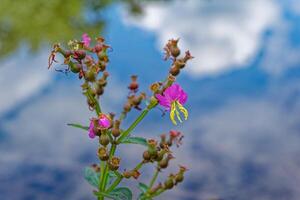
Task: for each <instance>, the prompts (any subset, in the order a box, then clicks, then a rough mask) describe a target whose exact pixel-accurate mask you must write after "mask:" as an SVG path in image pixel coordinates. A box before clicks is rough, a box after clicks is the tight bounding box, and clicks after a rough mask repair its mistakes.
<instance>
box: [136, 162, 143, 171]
mask: <svg viewBox="0 0 300 200" xmlns="http://www.w3.org/2000/svg"><path fill="white" fill-rule="evenodd" d="M143 164H145V162H144V161H142V162H140V163H139V164H137V166H136V167H135V168H134V169H135V170H139V169H141V167H142V166H143Z"/></svg>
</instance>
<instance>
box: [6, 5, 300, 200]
mask: <svg viewBox="0 0 300 200" xmlns="http://www.w3.org/2000/svg"><path fill="white" fill-rule="evenodd" d="M186 2H187V3H186V4H182V3H180V1H171V2H167V3H162V2H150V3H146V4H145V5H144V7H143V8H144V11H145V15H143V16H138V17H137V16H132V15H129V14H128V13H127V9H125V7H126V6H125V5H124V4H115V5H113V6H110V7H108V8H107V9H106V10H105V11H104V12H105V13H106V15H105V16H106V17H105V20H106V23H105V24H106V25H105V28H104V32H103V34H104V36H105V37H106V38H107V40H108V43H109V44H111V45H112V47H113V51H112V52H111V53H110V58H111V62H110V65H109V71H110V73H111V77H110V79H111V82H110V84H109V85H108V87H109V90H110V91H113V92H110V93H106V96H105V98H104V100H103V107H104V108H105V109H106V111H112V110H118V109H120V108H121V106H122V104H123V101H124V98H123V96H125V95H126V92H127V90H126V87H125V86H124V85H127V83H128V82H129V80H130V78H129V77H130V74H132V73H134V74H138V75H139V77H140V79H141V80H142V79H143V82H142V85H141V86H142V87H143V88H146V87H147V85H148V84H149V83H151V82H152V81H154V80H157V79H161V78H162V77H164V76H165V73H164V72H165V71H166V70H167V69H168V63H166V62H164V61H163V60H162V59H161V58H162V54H161V52H162V50H161V49H162V46H163V43H165V41H166V40H167V39H169V38H170V37H180V38H181V42H182V46H183V48H188V49H190V50H191V52H192V53H193V54H194V55H195V57H196V58H195V59H194V61H193V63H192V65H191V67H190V68H187V69H186V72H185V73H184V74H183V75H182V76H181V77H180V82H182V87H183V88H184V89H185V90H186V91H187V92H188V93H189V94H190V97H189V100H188V102H187V107H188V108H189V109H190V115H191V116H190V119H189V121H188V122H186V123H185V124H184V125H183V126H179V127H178V128H179V129H180V130H182V131H183V132H184V133H185V135H186V137H185V138H184V145H183V146H182V148H181V149H180V150H178V152H176V153H177V156H176V157H177V160H179V161H180V163H188V166H189V169H190V170H189V172H188V174H187V178H186V182H185V184H184V185H181V186H179V187H177V188H176V190H174V192H173V193H172V192H169V193H166V194H165V195H163V196H162V197H161V199H164V200H168V199H189V200H208V199H210V198H220V199H225V200H234V199H238V200H240V199H242V200H248V199H249V200H252V199H256V200H267V199H272V200H282V199H289V200H297V199H299V198H298V197H299V196H300V190H299V187H298V186H299V184H300V171H299V166H300V159H299V156H298V155H299V154H300V145H299V139H300V134H299V129H300V126H299V122H300V117H299V113H300V103H299V102H300V101H298V100H300V70H299V69H300V68H299V67H298V66H299V65H300V59H299V58H300V57H299V55H300V39H299V38H300V37H299V35H300V29H299V27H300V26H299V25H300V7H299V2H298V1H297V0H294V1H292V0H291V1H279V0H278V1H276V0H263V1H259V0H257V1H255V0H254V1H238V0H230V1H226V3H222V2H220V1H216V0H211V1H196V0H194V1H192V0H189V1H186ZM179 9H180V12H178V10H179ZM99 32H100V30H99ZM48 51H49V48H48V45H47V46H44V47H42V48H41V50H40V51H39V52H38V53H36V54H34V55H32V54H31V53H30V52H29V51H28V48H27V47H26V45H24V47H21V48H20V49H19V50H17V51H15V55H11V56H9V57H6V58H4V59H2V60H1V67H0V72H1V76H0V91H1V97H0V139H1V140H0V153H1V156H0V197H1V198H0V199H1V200H2V199H3V200H12V199H13V200H14V199H16V200H19V199H22V200H23V199H24V200H25V199H78V200H81V199H92V196H91V194H90V193H91V189H92V188H91V187H89V186H88V184H87V183H85V181H84V180H83V176H82V169H83V167H84V166H86V165H88V164H90V163H93V162H96V155H95V154H94V153H93V152H94V150H95V149H96V146H97V144H96V141H91V140H90V139H89V138H88V137H87V136H86V135H85V134H83V133H82V132H81V131H79V130H74V129H72V128H69V127H67V126H66V123H68V122H80V123H83V124H86V123H87V121H88V119H89V117H90V116H91V113H90V112H89V111H88V110H87V109H86V107H85V106H84V104H85V100H84V98H83V97H82V95H81V94H80V88H79V81H78V80H77V79H76V78H75V77H73V76H72V75H68V76H65V75H64V74H60V73H55V72H53V71H48V70H47V69H46V68H47V54H48ZM136 114H137V113H133V114H132V115H133V116H132V118H133V117H134V116H135V115H136ZM160 115H161V113H160V111H159V110H155V111H154V112H153V113H151V114H150V115H149V116H148V120H149V121H148V122H147V123H144V124H143V126H140V127H138V128H137V130H136V132H135V134H145V135H157V136H158V135H159V134H160V133H162V132H164V131H166V130H168V129H171V128H174V127H173V126H172V124H171V122H169V120H168V118H161V117H160ZM161 121H162V122H163V125H160V124H159V126H158V125H157V124H158V123H160V122H161ZM154 127H155V130H156V132H155V133H153V132H149V130H154ZM136 152H137V151H136V148H135V147H130V148H128V149H126V151H124V152H118V153H120V154H121V153H122V154H126V155H132V156H130V157H129V158H128V160H126V161H124V165H125V166H130V164H131V163H132V162H134V161H135V157H134V155H136V154H137V153H136ZM137 156H138V155H137ZM147 170H151V169H147ZM146 179H147V177H143V178H142V179H141V181H143V180H146ZM130 184H134V183H133V182H130ZM12 187H13V188H14V191H15V192H12V191H11V188H12Z"/></svg>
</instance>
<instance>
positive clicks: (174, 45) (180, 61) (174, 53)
mask: <svg viewBox="0 0 300 200" xmlns="http://www.w3.org/2000/svg"><path fill="white" fill-rule="evenodd" d="M178 41H179V39H171V40H169V41H168V43H167V44H166V46H165V47H164V50H165V60H167V59H169V58H172V60H173V63H172V66H171V68H170V70H169V73H170V74H172V75H173V76H177V75H178V74H179V73H180V70H181V69H183V68H184V67H185V65H186V63H187V61H188V60H190V59H192V58H194V57H193V56H192V55H191V53H190V52H189V51H186V52H185V55H184V57H182V58H178V56H180V49H179V47H178Z"/></svg>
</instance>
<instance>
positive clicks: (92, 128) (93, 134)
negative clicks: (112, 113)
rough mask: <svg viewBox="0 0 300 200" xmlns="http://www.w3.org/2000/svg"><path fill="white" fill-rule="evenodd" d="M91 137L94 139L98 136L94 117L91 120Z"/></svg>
mask: <svg viewBox="0 0 300 200" xmlns="http://www.w3.org/2000/svg"><path fill="white" fill-rule="evenodd" d="M89 137H90V138H92V139H93V138H95V137H96V133H95V120H94V119H92V120H91V122H90V127H89Z"/></svg>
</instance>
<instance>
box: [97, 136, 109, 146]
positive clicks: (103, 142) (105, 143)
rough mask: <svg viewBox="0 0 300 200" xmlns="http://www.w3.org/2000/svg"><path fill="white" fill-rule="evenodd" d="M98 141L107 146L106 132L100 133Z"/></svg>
mask: <svg viewBox="0 0 300 200" xmlns="http://www.w3.org/2000/svg"><path fill="white" fill-rule="evenodd" d="M99 143H100V144H101V145H103V146H107V145H108V144H109V137H108V135H107V134H106V133H102V134H101V135H100V137H99Z"/></svg>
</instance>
